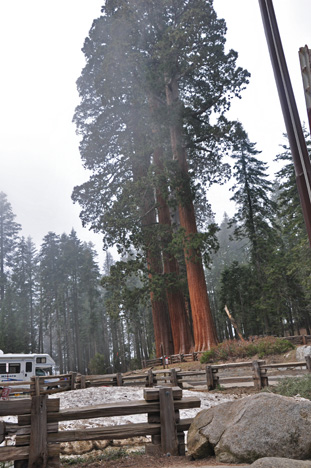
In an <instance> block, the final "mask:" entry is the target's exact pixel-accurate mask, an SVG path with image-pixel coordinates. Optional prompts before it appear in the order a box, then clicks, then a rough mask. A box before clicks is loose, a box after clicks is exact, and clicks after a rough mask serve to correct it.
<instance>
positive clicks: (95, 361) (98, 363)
mask: <svg viewBox="0 0 311 468" xmlns="http://www.w3.org/2000/svg"><path fill="white" fill-rule="evenodd" d="M89 369H90V373H91V374H92V375H97V374H105V373H106V371H107V364H106V360H105V356H104V355H103V354H100V353H96V354H95V356H93V357H92V359H91V360H90V362H89Z"/></svg>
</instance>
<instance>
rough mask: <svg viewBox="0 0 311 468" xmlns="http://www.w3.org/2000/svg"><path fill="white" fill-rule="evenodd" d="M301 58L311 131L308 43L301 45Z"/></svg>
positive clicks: (310, 53)
mask: <svg viewBox="0 0 311 468" xmlns="http://www.w3.org/2000/svg"><path fill="white" fill-rule="evenodd" d="M299 60H300V66H301V75H302V82H303V87H304V91H305V98H306V106H307V113H308V120H309V127H310V132H311V50H310V49H309V48H308V46H307V45H306V46H305V47H300V49H299Z"/></svg>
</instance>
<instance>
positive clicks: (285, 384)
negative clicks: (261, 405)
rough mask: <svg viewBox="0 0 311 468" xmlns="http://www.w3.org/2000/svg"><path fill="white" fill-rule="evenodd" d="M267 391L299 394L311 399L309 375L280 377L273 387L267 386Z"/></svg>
mask: <svg viewBox="0 0 311 468" xmlns="http://www.w3.org/2000/svg"><path fill="white" fill-rule="evenodd" d="M268 391H269V392H273V393H277V394H278V395H283V396H289V397H293V396H296V395H299V396H301V397H303V398H307V399H308V400H311V375H304V376H303V377H288V378H286V379H282V380H281V381H280V382H279V383H278V384H277V385H276V386H275V387H269V389H268Z"/></svg>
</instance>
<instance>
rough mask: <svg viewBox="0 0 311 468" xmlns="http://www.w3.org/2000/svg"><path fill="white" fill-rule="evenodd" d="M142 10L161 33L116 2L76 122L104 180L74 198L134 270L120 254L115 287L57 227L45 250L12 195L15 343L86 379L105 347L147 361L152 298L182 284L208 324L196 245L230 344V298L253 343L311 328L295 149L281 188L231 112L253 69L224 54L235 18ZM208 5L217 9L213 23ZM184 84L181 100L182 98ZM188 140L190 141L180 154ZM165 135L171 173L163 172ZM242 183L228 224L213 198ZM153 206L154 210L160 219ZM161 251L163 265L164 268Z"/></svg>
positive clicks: (5, 249) (0, 342)
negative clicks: (213, 191)
mask: <svg viewBox="0 0 311 468" xmlns="http://www.w3.org/2000/svg"><path fill="white" fill-rule="evenodd" d="M132 3H133V4H134V5H135V6H137V7H138V6H139V7H142V6H144V7H146V5H147V7H148V10H147V13H148V15H149V16H148V24H152V28H151V29H149V30H148V29H147V28H146V16H143V17H142V16H139V14H140V13H139V14H138V11H141V10H134V9H133V10H132V11H131V12H130V13H131V14H129V12H128V11H127V10H126V8H125V7H126V2H113V1H112V2H107V3H106V8H105V14H106V15H105V16H103V17H102V18H101V19H100V20H97V21H96V22H95V23H94V24H93V27H92V30H91V31H90V37H89V38H88V39H87V40H86V43H85V46H84V53H85V55H86V59H87V66H86V67H85V69H84V70H83V72H82V75H81V78H80V79H79V81H78V87H79V92H80V96H81V104H80V106H79V107H78V108H77V111H76V114H75V121H76V124H77V127H78V130H79V131H80V133H81V134H82V136H83V138H82V143H81V148H80V149H81V155H82V159H83V162H84V165H85V166H86V167H87V168H88V169H90V170H91V171H93V175H92V176H91V178H90V181H89V182H88V183H86V184H84V185H83V186H79V187H76V188H75V190H74V194H73V196H74V199H75V200H76V201H79V203H80V204H81V206H82V213H81V216H82V219H83V221H84V222H85V223H86V224H87V223H91V225H92V227H93V229H95V230H98V231H99V232H101V233H102V234H103V235H104V236H105V237H104V238H105V242H106V245H107V247H108V246H111V245H115V244H117V245H118V248H119V252H120V255H121V256H122V258H121V261H119V262H117V263H116V264H115V265H113V263H115V262H114V260H113V259H112V258H111V256H110V255H109V254H107V256H106V261H105V271H104V273H105V280H104V282H102V286H100V284H99V280H100V274H99V269H98V266H97V264H96V260H95V252H94V249H93V248H92V246H90V245H86V244H83V243H82V242H80V241H79V239H78V238H77V235H76V233H75V232H74V231H73V232H71V233H70V234H69V235H66V234H62V235H56V234H55V233H48V234H47V236H45V238H44V239H43V244H42V246H41V249H40V252H39V253H37V252H36V250H35V247H34V245H33V243H32V241H31V239H27V240H25V239H24V238H22V237H21V238H20V237H19V231H20V226H19V225H18V224H17V223H16V222H15V221H14V215H13V213H12V209H11V206H10V203H9V202H8V200H7V197H6V195H5V194H3V193H2V194H1V204H0V208H1V213H0V216H1V218H0V222H1V239H0V240H1V246H2V247H1V316H0V320H1V324H0V326H1V327H0V330H1V331H0V348H1V349H3V350H4V351H7V352H13V351H15V352H18V351H24V352H29V351H36V350H38V351H42V350H45V351H48V352H50V354H52V355H53V356H54V357H55V358H56V360H57V362H58V364H59V366H60V369H61V371H64V370H68V369H70V370H79V371H80V372H85V369H86V368H87V367H88V366H89V363H90V361H91V359H92V357H93V356H95V355H96V353H99V355H100V359H101V364H102V367H103V369H104V370H108V371H109V370H110V369H114V370H125V369H127V368H128V367H131V366H132V367H133V366H135V365H139V364H140V361H141V359H142V358H145V357H147V356H150V355H152V353H154V352H155V349H154V339H153V335H152V329H153V327H152V312H154V311H152V302H154V301H155V300H159V298H160V299H161V300H163V298H165V297H168V291H167V289H168V288H171V291H174V292H175V291H176V290H178V291H179V294H181V295H182V298H183V302H184V304H185V316H186V319H187V320H188V321H189V319H190V323H189V329H190V331H191V328H193V323H191V313H190V312H191V310H192V307H191V298H190V294H189V289H190V288H189V287H188V283H187V281H186V270H187V262H188V263H189V261H191V258H190V260H189V258H187V255H188V254H187V253H186V250H187V251H189V249H190V250H191V249H192V250H194V251H195V252H196V253H197V252H199V251H200V252H201V253H202V258H203V259H204V262H205V276H206V281H207V285H208V287H207V289H208V293H209V298H210V303H211V309H212V313H213V317H214V321H215V324H216V329H217V335H218V339H220V340H222V339H224V338H229V337H232V329H231V327H230V325H229V324H228V323H227V319H226V316H225V314H224V310H223V309H224V305H225V304H227V305H228V307H229V309H230V310H231V311H232V313H233V314H234V316H235V318H236V320H237V321H238V323H239V326H240V328H241V330H242V332H243V333H244V336H246V337H247V336H249V335H252V334H256V335H257V334H279V335H280V334H284V333H286V332H289V333H291V334H293V333H294V332H295V331H299V329H300V328H301V327H304V328H306V330H307V332H309V333H310V330H309V326H310V318H309V311H310V297H309V294H308V291H309V290H310V288H309V284H308V282H309V277H310V271H309V268H308V265H309V264H310V258H309V255H310V254H309V250H308V247H307V240H306V234H305V231H304V226H303V221H302V217H301V213H300V208H299V200H298V196H297V193H296V189H295V180H294V173H293V168H292V164H291V161H290V154H289V150H288V148H287V142H286V139H284V141H283V142H281V143H282V144H283V147H282V150H281V151H280V153H281V154H280V155H276V157H277V158H278V160H279V161H280V162H281V169H280V171H279V172H278V174H277V175H276V179H275V181H274V182H273V183H271V182H270V181H269V180H268V176H267V174H268V171H267V167H266V165H265V164H264V163H263V162H262V161H261V159H260V152H259V150H257V149H256V145H255V144H254V143H252V142H250V141H249V139H248V136H247V133H246V130H245V129H244V128H243V127H242V124H241V123H239V122H231V121H229V120H227V118H226V112H227V110H228V109H229V107H230V100H231V99H232V98H233V97H234V96H235V97H236V96H238V95H239V94H240V93H241V92H242V89H243V87H244V86H245V85H246V84H247V81H248V73H247V71H246V70H243V69H241V68H238V67H236V65H235V62H236V53H235V52H233V51H230V52H229V53H228V54H225V53H224V35H225V25H224V22H223V21H222V20H218V19H217V18H216V15H215V13H214V12H213V9H212V2H200V1H193V2H184V4H183V6H177V5H176V2H164V3H165V8H163V9H162V7H163V5H162V3H159V5H161V7H159V8H158V9H151V8H150V5H149V4H148V2H132ZM189 4H190V6H189ZM203 7H204V9H205V10H206V11H208V14H206V15H204V17H203V18H202V10H203ZM207 7H208V8H207ZM124 8H125V9H124ZM198 13H199V14H198ZM137 15H138V16H137ZM144 15H146V10H144ZM116 19H117V24H118V28H117V29H116ZM137 19H139V21H140V24H142V25H143V27H142V28H141V29H139V28H137V24H138V23H137ZM151 20H152V21H153V23H151ZM211 20H212V21H211ZM149 22H150V23H149ZM116 31H117V34H116V33H115V32H116ZM133 31H135V34H133ZM146 31H149V36H148V37H147V38H146V37H145V36H146V34H145V33H146ZM155 31H156V32H155ZM103 34H106V36H103ZM103 37H104V40H103ZM198 37H199V38H200V39H201V40H200V41H199V40H198ZM202 39H203V40H202ZM137 40H138V41H139V47H137ZM191 41H192V42H191ZM142 51H143V53H141V52H142ZM116 54H119V57H118V58H119V60H117V61H116V62H113V58H115V56H116ZM146 57H147V61H146ZM120 59H121V60H120ZM99 63H100V64H101V67H99V66H98V64H99ZM111 63H114V67H111ZM154 65H156V66H154ZM105 66H106V68H105ZM146 70H147V71H148V73H146ZM116 77H117V78H118V79H116ZM120 77H121V79H120ZM172 85H173V86H172ZM174 85H176V86H175V88H174ZM216 85H219V87H218V88H217V86H216ZM170 87H171V89H173V91H174V90H175V92H177V94H176V93H175V95H173V98H172V100H171V101H170V100H169V97H170V96H169V91H170V89H169V88H170ZM98 96H101V101H100V102H99V100H98ZM116 96H117V98H116ZM172 104H173V107H174V109H172V108H169V106H170V105H172ZM133 108H134V111H135V112H134V114H133V113H132V112H133ZM142 117H143V118H142ZM124 118H126V120H124ZM122 119H123V120H122ZM129 122H130V124H129ZM116 130H117V131H116ZM178 131H179V132H180V133H178ZM172 132H173V133H174V132H175V136H176V135H177V137H178V138H180V141H181V142H182V144H179V145H177V146H176V148H175V149H174V147H173V145H172ZM146 135H147V136H148V138H146ZM150 136H151V137H150ZM306 136H307V135H306ZM159 141H161V150H162V153H163V154H164V156H161V157H160V161H162V165H161V166H160V165H156V164H155V161H156V155H155V153H156V152H155V149H158V150H159V149H160V148H159V144H158V142H159ZM103 142H104V144H103ZM104 145H106V146H104ZM179 147H182V148H184V149H185V150H186V151H187V158H188V165H189V170H188V171H187V172H184V173H183V172H182V171H180V167H178V164H176V163H177V162H178V156H177V157H175V156H174V151H175V153H176V151H177V152H178V149H179ZM158 154H159V153H158ZM133 156H134V157H133ZM109 158H110V159H109ZM159 170H160V173H159ZM137 171H138V172H137ZM137 174H138V175H137ZM230 177H233V178H234V179H233V180H234V182H233V188H232V195H233V200H234V202H235V204H236V208H237V210H236V214H235V215H234V216H233V217H231V218H230V219H229V218H228V217H227V216H225V217H224V220H223V222H222V223H221V226H220V230H219V231H217V226H216V225H215V222H214V218H213V214H212V212H211V210H210V207H209V204H208V201H207V193H206V191H207V190H208V187H209V185H210V184H211V183H223V182H224V181H225V180H228V178H230ZM146 194H147V195H146ZM154 194H157V198H154V197H155V195H154ZM159 197H162V198H163V200H164V202H165V203H166V204H167V206H168V212H169V214H170V221H169V222H167V223H163V222H160V221H159V217H160V215H159V207H160V206H161V203H162V206H163V201H162V202H161V203H160V201H159ZM189 204H192V205H193V206H194V208H195V211H196V219H197V223H198V227H199V233H196V232H191V234H193V235H191V236H190V237H191V238H190V239H189V236H188V237H187V232H185V230H186V226H181V227H182V229H180V225H181V221H180V207H185V206H189ZM178 212H179V219H178ZM146 213H147V214H148V215H150V214H152V216H153V218H152V219H151V220H150V218H149V221H148V223H145V221H144V220H145V219H146V216H145V215H146ZM172 221H173V222H172ZM150 225H152V229H151V230H150V229H149V227H150ZM163 225H164V226H165V228H164V230H163ZM167 226H170V229H169V233H168V229H167ZM185 243H186V248H185ZM217 243H218V244H219V250H218V252H215V250H216V247H217ZM150 246H151V247H152V248H151V247H150ZM153 249H154V250H153ZM183 251H184V252H183ZM159 252H162V254H161V255H162V257H161V255H160V254H159ZM157 255H158V257H159V258H160V259H161V258H162V262H161V265H162V271H160V270H159V269H158V268H156V265H155V264H154V263H153V264H152V262H151V263H150V256H152V257H156V256H157ZM165 255H169V256H170V257H169V262H168V263H171V264H172V260H171V259H172V256H174V257H175V260H176V262H177V264H178V270H176V269H175V270H174V271H171V270H166V271H165V270H164V269H165ZM191 255H192V254H191ZM148 258H149V260H148ZM161 265H160V266H161ZM111 266H113V268H112V269H111ZM150 292H151V293H152V300H151V306H150ZM175 350H176V347H175Z"/></svg>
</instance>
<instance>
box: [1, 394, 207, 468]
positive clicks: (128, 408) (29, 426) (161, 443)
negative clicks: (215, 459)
mask: <svg viewBox="0 0 311 468" xmlns="http://www.w3.org/2000/svg"><path fill="white" fill-rule="evenodd" d="M199 407H200V400H199V399H198V398H194V397H192V398H183V396H182V390H181V389H180V388H179V387H177V388H171V387H162V388H157V389H153V388H150V389H144V400H139V401H130V402H126V403H124V402H121V403H120V402H119V403H113V404H103V405H95V406H88V407H84V408H83V407H82V408H79V409H77V408H72V409H65V410H60V409H59V399H57V398H53V399H48V396H47V395H41V396H34V397H32V398H31V399H28V400H15V401H14V400H12V401H0V417H5V416H18V423H17V424H13V423H4V422H3V421H1V422H0V443H2V442H3V441H4V440H5V438H6V437H9V436H12V435H15V436H16V445H15V446H6V447H0V462H6V461H13V460H14V467H15V468H26V467H29V468H35V467H36V468H38V467H40V468H46V467H49V468H52V467H55V468H56V467H58V466H59V465H60V455H59V452H60V446H59V444H60V443H61V442H75V441H85V440H113V439H128V438H132V437H138V436H147V435H150V436H151V443H150V444H147V445H146V452H147V453H149V454H150V453H153V454H166V453H170V454H171V455H184V453H185V442H184V431H187V430H188V429H189V427H190V424H191V422H192V419H189V418H188V419H180V416H179V410H181V409H189V408H199ZM130 414H147V415H148V422H147V423H135V424H123V425H117V426H106V427H97V428H91V429H87V428H84V429H83V430H66V431H60V430H59V428H58V423H59V422H60V421H72V420H81V419H91V418H99V417H111V416H126V415H130Z"/></svg>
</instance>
